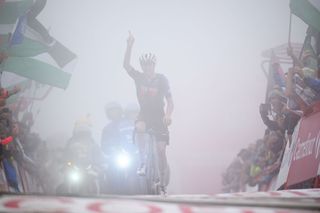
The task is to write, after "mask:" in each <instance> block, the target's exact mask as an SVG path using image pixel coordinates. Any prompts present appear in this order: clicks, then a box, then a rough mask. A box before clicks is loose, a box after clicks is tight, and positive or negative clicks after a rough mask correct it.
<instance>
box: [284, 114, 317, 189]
mask: <svg viewBox="0 0 320 213" xmlns="http://www.w3.org/2000/svg"><path fill="white" fill-rule="evenodd" d="M296 131H297V130H296ZM298 131H299V132H298V137H297V138H296V140H295V141H293V143H292V146H293V147H292V149H291V150H292V152H291V156H290V157H291V159H290V160H291V163H290V169H289V173H288V178H287V186H292V185H294V184H297V183H301V182H303V181H306V180H308V179H310V178H314V177H316V176H317V175H318V169H319V165H320V112H317V113H315V114H313V115H310V116H308V117H304V118H302V120H301V124H300V128H299V130H298Z"/></svg>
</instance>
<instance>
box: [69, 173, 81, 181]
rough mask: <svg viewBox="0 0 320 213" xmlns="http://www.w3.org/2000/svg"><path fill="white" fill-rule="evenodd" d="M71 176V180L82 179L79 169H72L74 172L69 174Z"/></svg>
mask: <svg viewBox="0 0 320 213" xmlns="http://www.w3.org/2000/svg"><path fill="white" fill-rule="evenodd" d="M69 178H70V180H71V181H72V182H79V181H80V179H81V175H80V173H79V172H77V171H72V172H70V174H69Z"/></svg>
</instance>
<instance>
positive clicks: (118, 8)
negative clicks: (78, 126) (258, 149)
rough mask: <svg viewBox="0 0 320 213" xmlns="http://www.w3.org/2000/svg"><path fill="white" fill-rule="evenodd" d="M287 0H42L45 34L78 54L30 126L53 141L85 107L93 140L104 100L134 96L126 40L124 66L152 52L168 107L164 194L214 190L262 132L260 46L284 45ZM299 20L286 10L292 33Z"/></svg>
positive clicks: (301, 31)
mask: <svg viewBox="0 0 320 213" xmlns="http://www.w3.org/2000/svg"><path fill="white" fill-rule="evenodd" d="M289 12H290V10H289V0H281V1H279V0H264V1H262V0H245V1H237V0H233V1H231V0H220V1H213V0H193V1H189V0H165V1H164V0H161V1H160V0H158V1H156V0H126V1H124V0H113V1H111V0H91V1H79V0H68V1H65V0H51V1H48V3H47V5H46V7H45V9H44V10H43V11H42V13H41V14H40V16H39V19H40V20H41V22H42V23H43V24H44V25H45V26H46V27H48V28H49V29H50V34H51V35H52V36H53V37H55V38H57V39H58V40H59V41H60V42H62V43H63V44H64V45H65V46H67V47H68V48H69V49H70V50H72V51H73V52H75V53H76V54H77V56H78V58H77V60H76V63H73V64H72V67H71V69H73V72H72V74H73V75H72V79H71V82H70V84H69V87H68V88H67V89H66V90H61V89H54V90H53V91H52V92H51V94H50V96H49V97H48V98H47V99H46V100H45V101H43V102H42V103H40V104H38V105H36V106H35V109H34V110H35V111H37V110H38V109H39V110H40V111H39V114H38V115H37V117H36V124H35V126H34V130H35V131H37V132H39V133H40V135H41V136H42V137H43V138H44V139H45V140H47V141H48V143H49V145H50V146H53V147H54V146H62V145H63V144H64V143H65V141H66V140H67V139H68V137H70V136H71V133H72V128H73V124H74V122H75V120H76V119H78V118H80V117H82V116H84V115H86V114H88V113H90V114H91V115H92V123H93V129H94V136H95V139H96V140H97V142H100V135H101V131H102V128H103V127H104V125H105V124H106V123H107V122H108V120H107V118H106V116H105V113H104V106H105V104H106V103H107V102H109V101H118V102H119V103H121V104H122V105H124V106H125V105H126V104H128V103H133V102H136V96H135V95H136V94H135V85H134V82H133V81H132V79H130V77H129V76H128V75H127V74H126V72H125V70H124V69H123V67H122V64H123V56H124V52H125V48H126V39H127V36H128V31H129V30H130V31H131V32H132V34H133V35H134V36H135V44H134V47H133V55H132V63H133V65H134V66H135V67H136V68H137V69H139V68H140V66H139V63H138V62H139V61H138V57H139V56H140V54H142V53H144V52H153V53H155V54H156V56H157V61H158V63H157V66H156V71H157V72H159V73H163V74H165V75H166V76H167V77H168V79H169V82H170V86H171V90H172V93H173V99H174V103H175V110H174V113H173V123H172V125H171V126H170V133H171V140H170V146H169V148H168V153H169V154H168V155H169V163H170V165H171V171H172V172H171V173H172V179H171V183H170V185H169V191H170V192H171V193H199V194H200V193H201V194H202V193H210V194H212V193H218V192H219V191H220V186H221V173H222V172H223V171H224V170H225V169H226V167H227V166H228V165H229V163H230V162H231V161H232V159H233V158H234V157H235V156H236V154H237V153H238V152H239V150H240V149H241V148H245V147H246V146H247V145H248V144H250V143H252V142H254V141H255V140H256V139H258V138H261V137H262V136H263V133H264V128H265V127H264V125H263V123H262V121H261V119H260V116H259V110H258V106H259V104H260V103H261V102H263V101H264V99H265V89H266V78H265V76H264V74H263V72H262V70H261V68H260V63H261V61H262V60H263V58H262V56H261V52H262V51H264V50H266V49H269V48H272V47H275V46H277V45H280V44H283V43H286V42H287V39H288V29H289ZM305 29H306V26H305V24H304V23H302V22H301V21H300V20H299V19H298V18H296V17H293V24H292V40H293V41H295V42H300V43H302V42H303V39H304V35H305Z"/></svg>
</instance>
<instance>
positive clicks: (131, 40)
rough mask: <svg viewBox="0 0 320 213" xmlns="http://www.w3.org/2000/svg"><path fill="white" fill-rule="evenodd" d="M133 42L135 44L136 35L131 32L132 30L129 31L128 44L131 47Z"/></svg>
mask: <svg viewBox="0 0 320 213" xmlns="http://www.w3.org/2000/svg"><path fill="white" fill-rule="evenodd" d="M133 44H134V37H133V35H132V34H131V32H130V31H129V37H128V39H127V45H128V46H130V47H131V46H132V45H133Z"/></svg>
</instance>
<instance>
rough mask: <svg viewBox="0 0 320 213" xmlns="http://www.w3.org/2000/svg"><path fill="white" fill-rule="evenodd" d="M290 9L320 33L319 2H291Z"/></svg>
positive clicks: (295, 0) (301, 0) (305, 0)
mask: <svg viewBox="0 0 320 213" xmlns="http://www.w3.org/2000/svg"><path fill="white" fill-rule="evenodd" d="M290 9H291V12H292V13H293V14H295V15H296V16H298V17H299V18H301V19H302V20H303V21H304V22H305V23H306V24H308V25H310V26H312V27H313V28H315V29H316V30H318V31H319V32H320V1H319V0H291V1H290Z"/></svg>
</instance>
